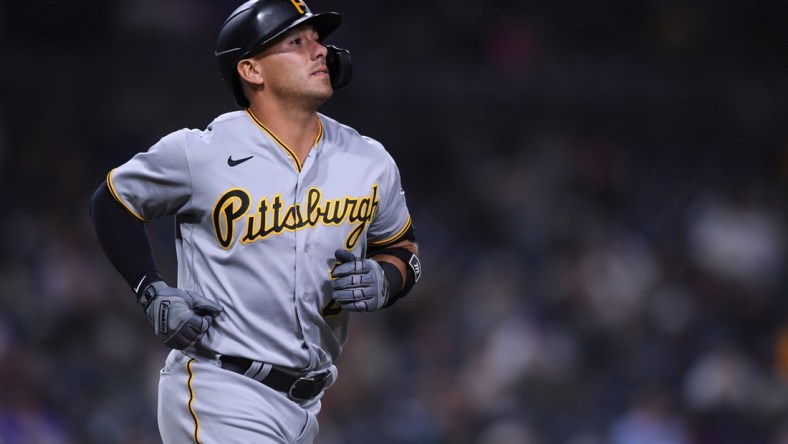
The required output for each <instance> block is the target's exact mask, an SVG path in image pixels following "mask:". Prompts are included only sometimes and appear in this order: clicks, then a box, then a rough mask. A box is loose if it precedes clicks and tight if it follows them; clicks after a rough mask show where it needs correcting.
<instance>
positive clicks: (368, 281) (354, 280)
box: [331, 249, 389, 311]
mask: <svg viewBox="0 0 788 444" xmlns="http://www.w3.org/2000/svg"><path fill="white" fill-rule="evenodd" d="M334 256H335V257H336V258H337V260H338V261H339V262H340V264H339V265H337V266H336V267H335V268H334V270H333V271H332V272H331V277H332V278H334V280H333V281H331V286H332V287H333V288H334V294H333V298H334V300H335V301H337V303H339V305H340V306H342V308H343V309H344V310H350V311H375V310H377V309H379V308H382V307H383V306H384V305H386V302H387V301H388V298H389V284H388V281H387V280H386V276H385V275H384V274H383V268H381V266H380V264H378V263H377V261H374V260H372V259H359V258H357V257H356V255H354V254H353V253H351V252H349V251H346V250H343V249H339V250H336V251H335V252H334Z"/></svg>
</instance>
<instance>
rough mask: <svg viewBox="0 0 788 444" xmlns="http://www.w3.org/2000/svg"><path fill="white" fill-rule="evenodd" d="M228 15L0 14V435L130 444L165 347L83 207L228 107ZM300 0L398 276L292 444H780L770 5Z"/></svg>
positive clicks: (781, 20)
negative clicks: (374, 192)
mask: <svg viewBox="0 0 788 444" xmlns="http://www.w3.org/2000/svg"><path fill="white" fill-rule="evenodd" d="M239 3H240V1H237V2H236V1H227V0H221V1H219V0H213V1H211V0H126V1H107V0H104V1H98V0H85V1H81V2H37V3H30V2H16V1H9V2H3V4H2V5H0V49H2V53H3V57H2V69H0V94H1V96H0V207H1V208H2V209H3V210H2V219H0V222H1V224H0V236H2V245H3V247H2V248H0V251H1V252H2V254H0V443H8V444H11V443H14V444H15V443H24V444H28V443H46V444H59V443H102V444H107V443H110V444H111V443H117V444H132V443H134V444H142V443H156V442H160V441H159V438H158V434H157V428H156V399H155V396H156V384H157V383H158V370H159V369H160V367H161V365H162V364H163V359H164V356H165V354H166V352H167V350H166V349H165V348H164V347H163V346H162V345H161V344H160V343H159V342H158V341H157V340H156V338H155V336H154V335H153V332H152V330H151V328H150V326H149V325H148V323H147V320H146V319H145V317H144V315H143V313H142V312H141V310H140V309H139V308H138V307H136V306H135V303H134V299H133V296H132V294H131V292H130V291H129V289H128V288H127V286H126V285H125V283H124V282H123V281H122V279H121V278H120V276H119V275H118V274H116V273H115V272H114V270H113V269H112V268H111V267H110V265H109V263H108V262H107V261H106V259H105V258H104V256H103V254H102V253H101V251H100V248H99V246H98V243H97V241H96V240H95V236H94V235H93V232H92V228H91V226H90V223H89V221H88V217H87V203H88V199H89V197H90V195H91V193H92V192H93V190H94V189H95V188H96V187H97V186H98V185H99V184H100V183H101V181H102V180H103V179H104V177H105V175H106V173H107V172H108V171H109V170H110V169H111V168H113V167H114V166H116V165H118V164H120V163H123V162H125V161H126V160H127V159H128V158H130V157H131V156H132V155H134V154H135V153H137V152H139V151H144V150H147V149H148V147H150V146H151V145H152V144H154V143H155V142H156V141H157V140H158V139H159V138H161V137H162V136H164V135H166V134H168V133H170V132H172V131H175V130H177V129H180V128H183V127H189V128H200V129H202V128H205V126H206V125H207V124H208V123H209V122H210V121H211V120H212V119H213V118H214V117H215V116H216V115H218V114H221V113H224V112H227V111H230V110H233V109H235V107H234V103H233V100H232V98H231V95H230V94H229V92H228V91H227V90H226V89H225V86H224V85H223V84H222V82H221V80H220V78H219V75H218V72H217V69H216V66H215V61H214V58H213V50H214V45H215V39H216V35H217V32H218V29H219V27H220V25H221V23H222V22H223V21H224V19H225V18H226V16H227V15H228V14H229V13H230V12H231V11H232V10H233V9H234V8H235V7H236V6H237V5H238V4H239ZM309 5H310V7H311V8H312V9H313V10H314V11H326V10H335V11H338V12H340V13H342V15H343V16H344V19H345V21H344V24H343V25H342V27H340V29H339V30H338V31H337V32H336V33H335V34H333V35H332V36H331V37H330V38H329V39H327V42H328V43H333V44H336V45H338V46H342V47H346V48H348V49H349V50H350V51H351V53H352V54H353V59H354V68H355V69H354V79H353V82H352V83H351V85H350V86H349V87H348V88H346V89H343V90H340V91H337V92H336V93H335V95H334V97H333V98H332V100H331V101H330V102H329V103H328V104H326V105H325V106H324V107H323V108H322V109H321V112H323V113H325V114H327V115H330V116H332V117H334V118H336V119H338V120H339V121H341V122H343V123H346V124H348V125H350V126H353V127H354V128H356V129H358V130H359V131H360V132H361V133H362V134H365V135H368V136H370V137H373V138H375V139H377V140H379V141H380V142H382V143H383V144H384V145H385V146H386V147H387V149H388V150H389V151H390V152H391V153H392V154H393V156H394V157H395V159H397V161H398V164H399V167H400V170H401V174H402V179H403V182H404V185H405V189H406V191H407V196H408V203H409V207H410V210H411V213H412V215H413V218H414V221H415V226H416V230H417V236H418V240H419V243H420V246H421V250H422V263H423V266H424V270H425V272H424V273H425V274H424V277H423V280H422V282H420V283H419V285H418V286H417V287H416V288H415V289H414V290H413V292H412V293H411V294H410V295H409V296H408V298H407V299H406V300H404V301H402V302H400V303H399V304H397V305H396V306H395V307H393V308H392V309H391V310H386V311H383V312H379V313H373V314H367V315H359V316H355V317H354V318H353V321H352V322H351V333H350V341H349V344H348V347H347V349H346V352H345V354H343V356H342V357H341V358H340V360H339V362H338V363H337V364H338V367H339V371H340V381H339V383H338V384H337V385H336V386H335V387H334V388H332V389H331V390H330V391H329V392H328V394H327V396H326V398H325V401H324V409H323V412H322V413H321V415H320V417H319V419H320V423H321V434H320V437H319V438H318V441H317V443H318V444H367V443H382V444H464V443H474V444H509V443H511V444H542V443H544V444H551V443H558V444H603V443H604V444H608V443H610V444H651V443H654V444H656V443H660V444H728V443H731V444H733V443H770V444H786V443H788V420H786V418H788V317H787V316H786V314H788V313H787V312H788V307H787V306H786V304H785V299H783V298H785V297H786V289H787V285H786V284H788V281H787V280H786V273H785V271H786V252H787V248H788V230H787V229H786V215H787V214H788V212H786V197H787V196H786V191H787V186H788V126H786V117H788V75H787V74H788V27H786V25H785V24H786V22H787V21H786V19H788V14H787V13H786V10H787V9H788V8H786V5H785V3H784V2H780V1H762V0H755V1H750V2H734V1H719V2H684V1H677V0H635V1H613V0H603V1H595V2H589V1H578V0H554V1H525V2H522V1H512V0H501V1H495V2H471V1H447V0H438V1H433V2H422V1H418V2H417V1H407V0H405V1H398V2H371V1H366V2H360V1H351V0H312V1H310V2H309ZM172 231H173V230H172V220H163V221H156V222H153V223H151V224H150V232H151V236H152V238H153V239H154V241H155V242H156V250H157V257H158V258H159V261H160V264H161V266H162V268H163V270H164V272H165V274H166V275H167V277H168V278H169V279H170V280H174V251H173V246H172Z"/></svg>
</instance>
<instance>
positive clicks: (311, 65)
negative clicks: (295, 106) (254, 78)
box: [260, 25, 333, 106]
mask: <svg viewBox="0 0 788 444" xmlns="http://www.w3.org/2000/svg"><path fill="white" fill-rule="evenodd" d="M260 55H261V58H260V62H261V64H262V66H263V72H264V82H265V88H266V89H267V90H268V91H269V93H271V94H273V95H275V96H276V97H278V98H280V99H284V100H295V101H305V102H306V103H308V104H310V105H314V104H316V105H314V106H317V105H320V104H322V103H323V102H325V101H326V100H327V99H328V98H329V97H331V94H332V93H333V89H332V88H331V79H330V78H329V75H328V68H327V67H326V47H325V46H323V45H322V44H321V43H320V40H319V36H318V34H317V31H316V30H315V28H314V27H312V26H311V25H305V26H299V27H297V28H295V29H292V30H291V31H289V32H288V33H287V34H285V35H284V37H282V38H280V39H279V40H278V41H277V42H276V43H274V44H273V45H272V46H270V47H269V48H267V49H266V50H265V51H263V52H262V53H261V54H260Z"/></svg>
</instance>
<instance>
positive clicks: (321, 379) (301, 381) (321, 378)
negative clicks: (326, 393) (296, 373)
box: [287, 372, 331, 402]
mask: <svg viewBox="0 0 788 444" xmlns="http://www.w3.org/2000/svg"><path fill="white" fill-rule="evenodd" d="M329 375H331V372H324V373H322V374H320V375H316V376H318V377H317V378H315V377H311V378H308V377H306V376H301V377H300V378H298V379H296V380H295V381H294V382H293V385H291V386H290V390H288V391H287V397H288V398H290V399H291V400H293V401H296V402H301V401H306V400H309V399H312V398H314V397H315V396H317V394H318V393H320V390H323V386H324V385H325V382H326V380H327V379H328V377H329ZM303 385H306V387H301V386H303ZM310 386H311V387H310ZM318 386H319V387H318ZM310 388H312V389H314V388H317V390H313V391H315V393H311V391H310V394H308V395H307V397H305V398H302V397H300V396H297V395H296V394H295V393H294V392H296V391H297V390H299V389H302V390H309V389H310Z"/></svg>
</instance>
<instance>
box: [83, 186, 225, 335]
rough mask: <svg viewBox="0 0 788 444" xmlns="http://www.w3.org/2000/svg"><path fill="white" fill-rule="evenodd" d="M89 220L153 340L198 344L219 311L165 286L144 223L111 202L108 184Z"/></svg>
mask: <svg viewBox="0 0 788 444" xmlns="http://www.w3.org/2000/svg"><path fill="white" fill-rule="evenodd" d="M90 219H91V221H92V222H93V227H94V229H95V231H96V236H97V237H98V240H99V244H101V248H102V249H103V250H104V253H105V254H106V255H107V258H108V259H109V261H110V263H112V265H113V266H114V267H115V269H116V270H118V272H119V273H120V274H121V275H122V276H123V278H124V279H125V280H126V282H127V283H128V284H129V286H130V287H131V289H132V290H133V291H134V294H135V295H136V296H137V301H138V302H139V304H140V305H141V306H142V309H143V310H144V311H145V314H146V315H147V316H148V321H149V322H150V323H151V325H152V326H153V327H154V331H155V332H156V336H158V337H159V339H161V341H162V342H163V343H164V345H166V346H168V347H172V348H177V349H183V348H186V347H189V346H192V345H194V344H195V343H197V342H199V340H200V339H201V338H202V336H203V335H204V334H205V332H206V331H207V330H208V327H209V326H210V325H211V323H212V322H213V318H214V317H215V316H217V315H218V314H219V313H220V312H221V311H222V308H221V307H220V306H218V305H217V304H216V303H215V302H213V301H211V300H209V299H206V298H204V297H202V296H201V295H198V294H195V293H192V292H187V291H184V290H180V289H178V288H172V287H169V286H168V285H167V284H165V283H164V281H163V280H162V278H161V274H160V273H159V270H158V267H157V266H156V262H155V260H154V258H153V250H152V249H151V245H150V238H149V237H148V233H147V231H146V229H145V225H144V223H143V222H141V221H140V220H139V219H137V218H136V217H134V216H133V215H131V214H130V213H129V212H128V211H127V210H126V208H125V207H124V206H123V205H121V204H120V202H118V201H117V200H116V199H115V196H114V195H113V194H112V192H111V191H110V189H109V186H108V185H107V183H106V182H104V183H102V184H101V186H99V187H98V189H97V190H96V192H95V193H93V196H92V197H91V199H90Z"/></svg>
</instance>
